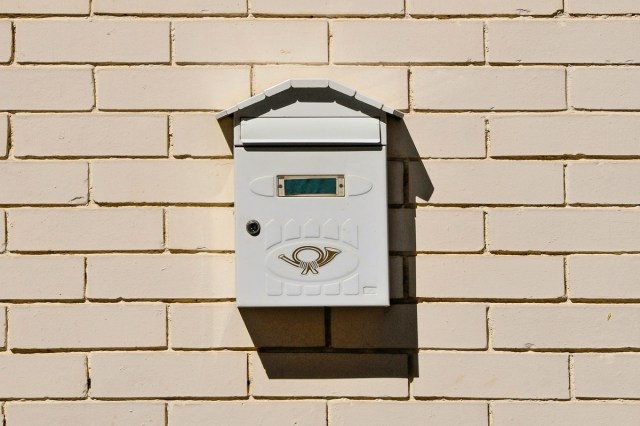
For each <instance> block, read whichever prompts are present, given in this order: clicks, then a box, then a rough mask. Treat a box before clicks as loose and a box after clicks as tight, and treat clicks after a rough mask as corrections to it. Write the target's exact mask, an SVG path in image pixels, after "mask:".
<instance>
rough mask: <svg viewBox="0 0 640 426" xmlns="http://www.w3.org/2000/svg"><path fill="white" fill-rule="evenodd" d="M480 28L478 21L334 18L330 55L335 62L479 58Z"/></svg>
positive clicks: (482, 49) (480, 53) (450, 60)
mask: <svg viewBox="0 0 640 426" xmlns="http://www.w3.org/2000/svg"><path fill="white" fill-rule="evenodd" d="M482 32H483V29H482V23H481V22H479V21H478V22H474V21H467V22H465V21H456V20H447V21H388V20H386V21H364V20H361V21H353V20H351V21H335V22H332V23H331V33H332V44H331V48H332V50H331V59H332V61H333V62H335V63H337V64H345V63H347V64H353V63H374V64H379V63H442V62H455V63H467V62H481V61H484V47H483V38H482V37H483V35H482ZM385 34H393V36H392V37H384V36H382V35H385ZM363 40H375V42H372V43H363Z"/></svg>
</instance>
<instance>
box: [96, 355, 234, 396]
mask: <svg viewBox="0 0 640 426" xmlns="http://www.w3.org/2000/svg"><path fill="white" fill-rule="evenodd" d="M90 362H91V396H92V397H94V398H175V397H182V398H187V397H190V398H200V397H202V398H205V397H210V398H213V397H234V396H236V397H237V396H246V395H247V354H246V353H243V352H214V353H211V352H210V353H206V352H136V353H122V352H121V353H114V352H104V353H100V352H97V353H92V354H91V355H90Z"/></svg>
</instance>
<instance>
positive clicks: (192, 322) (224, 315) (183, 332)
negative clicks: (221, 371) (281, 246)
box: [169, 303, 325, 349]
mask: <svg viewBox="0 0 640 426" xmlns="http://www.w3.org/2000/svg"><path fill="white" fill-rule="evenodd" d="M169 316H170V318H171V325H170V327H169V334H170V336H171V346H172V347H173V348H180V349H211V348H253V347H269V346H276V347H284V346H296V347H300V346H323V345H324V343H325V341H324V310H323V309H309V308H304V309H292V308H286V309H267V310H264V309H242V310H238V308H237V307H236V305H235V303H213V304H197V305H192V304H184V303H176V304H173V305H171V308H170V314H169Z"/></svg>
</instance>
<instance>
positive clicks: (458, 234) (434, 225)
mask: <svg viewBox="0 0 640 426" xmlns="http://www.w3.org/2000/svg"><path fill="white" fill-rule="evenodd" d="M389 214H390V216H389V218H390V220H389V229H390V232H389V237H390V238H389V245H390V250H392V251H416V250H417V251H432V252H478V251H481V250H482V249H483V248H484V224H483V212H482V210H476V209H445V208H437V209H434V208H419V209H417V210H409V209H391V210H390V211H389ZM414 221H415V222H414Z"/></svg>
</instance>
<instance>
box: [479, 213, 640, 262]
mask: <svg viewBox="0 0 640 426" xmlns="http://www.w3.org/2000/svg"><path fill="white" fill-rule="evenodd" d="M488 216H489V217H488V240H489V248H490V249H491V250H492V251H512V252H527V251H542V252H581V251H589V252H607V251H637V250H640V227H638V226H637V224H638V220H639V219H640V212H639V211H637V210H631V209H574V208H565V209H553V208H549V209H533V208H529V209H494V210H490V211H489V215H488Z"/></svg>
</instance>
